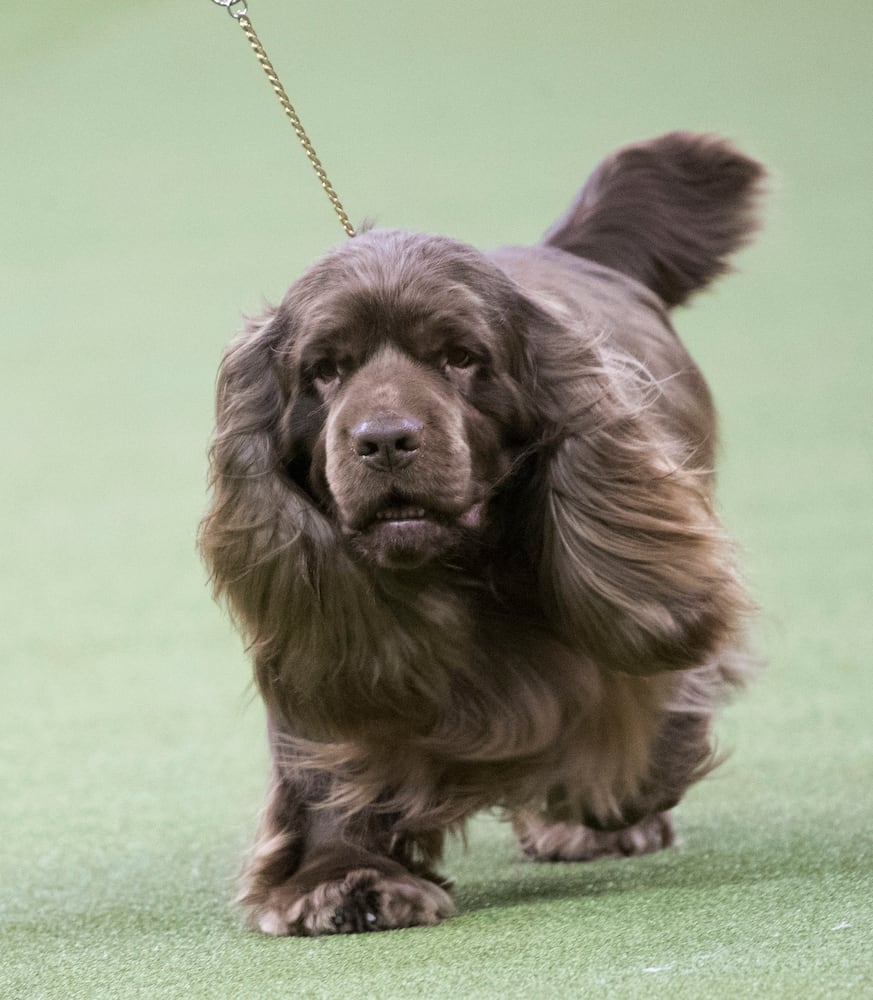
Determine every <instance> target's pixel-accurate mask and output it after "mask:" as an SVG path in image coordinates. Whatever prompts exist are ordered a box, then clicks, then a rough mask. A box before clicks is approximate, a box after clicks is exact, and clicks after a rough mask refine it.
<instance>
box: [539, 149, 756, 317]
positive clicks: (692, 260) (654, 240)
mask: <svg viewBox="0 0 873 1000" xmlns="http://www.w3.org/2000/svg"><path fill="white" fill-rule="evenodd" d="M764 177H765V171H764V168H763V167H762V166H761V164H760V163H757V162H756V161H755V160H752V159H749V157H747V156H744V155H743V154H742V153H739V152H737V150H735V149H734V148H733V146H731V145H730V143H728V142H726V141H725V140H723V139H719V138H716V137H714V136H708V135H695V134H692V133H688V132H672V133H669V134H668V135H664V136H661V137H660V138H658V139H654V140H652V141H651V142H645V143H640V144H638V145H634V146H628V147H626V148H625V149H621V150H619V151H618V152H617V153H614V154H613V155H612V156H610V157H608V158H607V159H606V160H604V161H603V162H602V163H601V164H600V166H598V167H597V169H596V170H595V171H594V173H593V174H592V175H591V177H590V178H589V179H588V181H587V182H586V184H585V186H584V187H583V188H582V191H581V193H580V194H579V197H578V198H577V200H576V201H575V203H574V204H573V206H572V207H571V208H570V210H569V212H568V213H567V214H566V215H565V216H564V217H563V218H562V219H560V220H559V221H558V222H557V223H555V225H554V226H553V227H552V228H551V229H550V230H549V231H548V232H547V233H546V235H545V236H544V237H543V242H544V243H546V244H547V245H549V246H554V247H559V248H560V249H562V250H566V251H568V252H569V253H572V254H576V255H577V256H579V257H585V258H587V259H589V260H593V261H596V262H597V263H600V264H605V265H606V266H607V267H611V268H614V269H615V270H616V271H621V272H622V273H623V274H627V275H630V276H631V277H632V278H636V279H637V281H640V282H642V284H644V285H646V286H647V287H648V288H651V289H652V291H654V292H655V293H656V294H657V295H659V296H660V297H661V299H662V300H663V301H664V302H665V303H666V304H667V305H668V306H675V305H679V304H680V303H682V302H684V301H685V300H686V299H687V298H688V297H689V295H691V294H692V292H694V291H696V290H697V289H699V288H703V287H704V286H705V285H707V284H708V283H709V282H710V281H712V280H713V279H714V278H716V277H718V275H720V274H722V273H723V272H724V271H726V270H727V269H728V265H727V258H728V256H729V255H730V254H731V253H733V252H734V251H735V250H737V249H738V248H739V247H741V246H742V245H743V244H744V243H746V242H747V241H748V240H749V239H750V237H751V236H752V234H753V233H754V231H755V229H756V228H757V223H756V218H755V208H756V202H757V198H758V195H759V194H760V192H761V188H762V184H763V180H764Z"/></svg>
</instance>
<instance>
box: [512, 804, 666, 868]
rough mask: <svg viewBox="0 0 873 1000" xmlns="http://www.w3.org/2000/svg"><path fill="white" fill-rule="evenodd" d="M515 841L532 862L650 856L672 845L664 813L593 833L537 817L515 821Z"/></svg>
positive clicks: (580, 825) (580, 826)
mask: <svg viewBox="0 0 873 1000" xmlns="http://www.w3.org/2000/svg"><path fill="white" fill-rule="evenodd" d="M515 829H516V833H517V835H518V842H519V845H520V846H521V849H522V851H523V852H524V855H525V857H527V858H530V859H531V860H532V861H594V860H595V859H597V858H616V857H617V858H629V857H633V856H635V855H638V854H652V853H654V852H655V851H660V850H661V849H662V848H664V847H670V846H671V845H672V844H673V842H674V836H673V824H672V822H671V821H670V817H669V816H668V815H667V813H654V814H653V815H651V816H647V817H646V818H645V819H643V820H641V821H640V822H639V823H635V824H634V825H633V826H628V827H625V828H624V829H622V830H593V829H591V827H588V826H583V825H582V824H581V823H552V822H549V821H548V820H545V819H542V818H540V817H538V816H525V817H521V818H519V819H517V820H516V823H515Z"/></svg>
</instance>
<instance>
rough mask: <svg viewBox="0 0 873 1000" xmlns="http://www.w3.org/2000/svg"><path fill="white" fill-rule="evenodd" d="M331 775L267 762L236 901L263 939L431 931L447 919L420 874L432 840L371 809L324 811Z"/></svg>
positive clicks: (437, 883) (435, 847) (433, 853)
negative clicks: (264, 790) (266, 786)
mask: <svg viewBox="0 0 873 1000" xmlns="http://www.w3.org/2000/svg"><path fill="white" fill-rule="evenodd" d="M329 790H330V775H328V774H325V773H319V772H313V771H311V770H308V769H296V768H294V767H290V768H289V767H288V765H287V762H285V763H283V765H282V766H279V765H278V764H274V770H273V778H272V781H271V785H270V791H269V794H268V798H267V802H266V805H265V807H264V811H263V813H262V816H261V823H260V827H259V830H258V835H257V838H256V841H255V846H254V849H253V851H252V854H251V856H250V859H249V861H248V863H247V865H246V869H245V873H244V878H243V889H242V892H241V894H240V901H241V902H242V903H244V904H245V905H247V906H249V907H251V913H252V922H253V924H254V925H255V926H256V927H257V928H259V929H260V930H262V931H264V932H265V933H267V934H278V935H293V936H305V937H310V936H316V935H321V934H353V933H357V932H361V931H375V930H390V929H393V928H398V927H413V926H418V925H430V924H436V923H439V921H440V920H442V919H443V918H445V917H449V916H451V915H452V914H453V913H454V906H453V904H452V899H451V897H450V896H449V894H448V892H447V891H446V888H445V883H444V882H441V880H440V879H439V878H438V877H437V876H435V875H433V874H432V873H431V872H430V871H429V870H428V869H427V867H426V861H427V860H428V859H435V857H437V856H438V855H439V849H440V845H441V841H442V837H441V834H439V833H435V832H431V833H428V834H427V835H421V834H415V835H403V834H402V833H398V832H397V830H398V827H397V817H392V816H386V815H384V814H382V813H380V812H379V811H378V810H375V809H373V810H370V811H365V812H358V813H356V814H355V815H353V816H346V815H344V814H343V813H342V812H341V811H340V810H338V809H337V808H335V807H333V806H331V805H328V804H326V801H325V800H326V798H327V795H328V793H329Z"/></svg>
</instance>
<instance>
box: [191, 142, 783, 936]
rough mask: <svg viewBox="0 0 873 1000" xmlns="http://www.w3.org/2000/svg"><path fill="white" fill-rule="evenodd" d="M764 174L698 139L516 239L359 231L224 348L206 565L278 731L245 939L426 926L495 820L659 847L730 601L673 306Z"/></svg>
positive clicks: (742, 617) (246, 888)
mask: <svg viewBox="0 0 873 1000" xmlns="http://www.w3.org/2000/svg"><path fill="white" fill-rule="evenodd" d="M763 179H764V171H763V169H762V168H761V166H760V165H759V164H757V163H755V162H754V161H753V160H750V159H748V158H747V157H745V156H743V155H742V154H740V153H739V152H737V151H736V150H735V149H734V148H733V147H732V146H731V145H730V144H728V143H727V142H725V141H722V140H720V139H716V138H713V137H711V136H698V135H690V134H684V133H675V134H670V135H666V136H663V137H661V138H659V139H655V140H653V141H651V142H647V143H642V144H640V145H636V146H630V147H628V148H626V149H623V150H620V151H619V152H618V153H616V154H614V155H613V156H611V157H609V158H608V159H607V160H605V161H604V162H603V163H602V164H601V165H600V166H599V167H598V168H597V170H596V171H595V173H594V174H593V175H592V176H591V178H590V179H589V180H588V182H587V183H586V184H585V186H584V187H583V189H582V191H581V193H580V194H579V196H578V198H577V200H576V201H575V202H574V204H573V205H572V206H571V208H570V210H569V211H568V213H567V214H566V215H565V216H564V217H563V218H562V219H561V220H560V221H558V222H557V223H556V224H555V225H554V226H553V227H552V228H551V229H550V230H549V231H548V232H547V233H546V235H545V236H544V237H543V239H542V241H541V242H540V243H538V244H536V245H535V246H531V247H511V248H507V249H503V250H499V251H497V252H493V253H481V252H479V251H478V250H475V249H473V248H472V247H470V246H467V245H465V244H463V243H459V242H456V241H454V240H451V239H447V238H443V237H434V236H424V235H419V234H413V233H407V232H397V231H379V230H373V231H370V232H366V233H363V234H361V235H358V236H356V237H354V238H353V239H351V240H349V241H348V242H346V243H345V244H344V245H343V246H341V247H340V248H339V249H337V250H335V251H333V252H332V253H330V254H328V256H327V257H325V258H324V259H322V260H320V261H319V262H318V263H316V264H315V265H314V266H313V267H312V268H310V269H309V270H308V271H307V272H306V273H305V274H304V275H303V277H302V278H300V279H299V280H298V281H297V282H296V283H295V284H294V285H292V286H291V288H290V289H289V291H288V293H287V294H286V296H285V298H284V299H283V301H282V302H281V304H280V305H278V306H277V307H275V308H272V309H270V310H269V311H268V312H267V313H266V314H265V315H264V316H262V317H260V318H259V319H257V320H254V321H251V322H250V323H249V325H248V328H247V329H246V331H245V333H244V334H243V335H242V336H241V337H240V338H239V339H238V340H237V341H235V342H234V343H232V344H231V345H230V347H229V348H228V350H227V352H226V354H225V356H224V359H223V361H222V365H221V371H220V374H219V380H218V403H217V430H216V434H215V439H214V443H213V447H212V452H211V460H212V501H211V506H210V509H209V511H208V513H207V516H206V517H205V519H204V521H203V524H202V527H201V534H200V544H201V547H202V551H203V553H204V556H205V558H206V561H207V563H208V565H209V567H210V570H211V572H212V576H213V580H214V584H215V589H216V592H217V593H218V594H219V595H220V596H221V597H222V598H224V599H225V600H226V601H227V603H228V605H229V607H230V609H231V611H232V613H233V615H234V617H235V619H236V621H237V623H238V625H239V628H240V630H241V632H242V633H243V635H244V636H245V639H246V641H247V643H248V645H249V649H250V652H251V655H252V658H253V661H254V671H255V677H256V679H257V683H258V687H259V690H260V692H261V694H262V696H263V698H264V702H265V704H266V708H267V717H268V730H269V741H270V748H271V751H272V761H273V765H272V778H271V783H270V789H269V795H268V799H267V802H266V805H265V807H264V811H263V815H262V818H261V825H260V830H259V832H258V835H257V840H256V843H255V846H254V849H253V851H252V853H251V856H250V858H249V859H248V861H247V866H246V871H245V876H244V885H243V890H242V897H241V898H242V901H243V902H244V903H245V904H246V905H248V906H249V907H250V910H251V913H252V917H253V921H254V924H255V925H256V926H257V927H259V928H260V929H261V930H263V931H266V932H268V933H271V934H301V935H311V934H333V933H344V932H353V931H368V930H380V929H388V928H396V927H407V926H412V925H416V924H435V923H437V922H438V921H439V920H441V919H442V918H444V917H447V916H449V915H451V914H452V912H453V903H452V899H451V896H450V893H449V887H448V885H447V883H446V882H445V880H443V879H442V878H441V877H440V875H439V874H438V871H437V867H438V864H439V861H440V855H441V850H442V845H443V838H444V836H445V834H446V832H448V831H451V830H453V829H458V828H459V827H460V826H461V825H462V824H463V823H464V821H465V820H466V819H467V818H468V817H469V816H471V815H472V814H473V813H474V812H476V811H477V810H479V809H482V808H486V807H499V808H500V809H502V810H503V812H504V814H505V815H506V816H507V817H509V818H510V820H511V821H512V823H513V824H514V827H515V829H516V831H517V834H518V839H519V843H520V846H521V849H522V850H523V851H524V853H525V854H526V855H528V856H529V857H530V858H532V859H534V860H557V859H560V860H564V861H587V860H591V859H593V858H598V857H602V856H605V855H633V854H642V853H647V852H650V851H656V850H658V849H659V848H662V847H666V846H668V845H669V844H670V843H671V842H672V825H671V820H670V810H671V809H672V808H673V807H674V806H675V805H676V803H677V802H678V801H679V800H680V798H681V797H682V795H683V794H684V792H685V791H686V789H687V788H688V787H689V785H690V784H691V783H692V782H694V781H695V780H697V779H698V778H700V777H701V776H702V775H703V774H704V773H705V772H706V771H707V769H708V768H709V767H710V766H711V765H712V755H711V747H710V727H711V720H712V717H713V714H714V712H715V711H716V709H717V708H718V705H719V704H720V702H721V701H722V700H723V699H724V697H725V696H726V695H727V694H728V693H729V692H730V690H731V689H732V688H734V687H736V686H738V685H739V684H741V683H742V680H743V677H744V673H745V672H746V671H745V667H744V663H745V659H744V656H743V645H744V627H745V623H746V621H747V619H748V616H749V613H750V604H749V601H748V599H747V597H746V595H745V593H744V590H743V587H742V584H741V582H740V579H739V577H738V574H737V571H736V568H735V566H734V561H733V552H732V546H731V543H730V541H729V539H728V538H727V537H726V536H725V533H724V531H723V529H722V526H721V524H720V523H719V520H718V518H717V515H716V513H715V510H714V504H713V485H714V471H713V470H714V452H715V445H716V425H715V415H714V412H713V405H712V400H711V397H710V394H709V391H708V389H707V386H706V383H705V381H704V379H703V376H702V375H701V374H700V372H699V371H698V369H697V368H696V366H695V364H694V362H693V361H692V359H691V358H690V357H689V355H688V353H687V351H686V350H685V348H684V347H683V345H682V344H681V343H680V341H679V339H678V337H677V336H676V333H675V332H674V330H673V328H672V327H671V325H670V318H669V313H670V310H671V309H672V308H673V307H674V306H678V305H681V304H682V303H684V302H685V301H686V299H688V297H689V296H690V295H692V294H693V293H694V292H695V291H697V290H698V289H700V288H703V287H704V286H705V285H707V284H708V283H709V282H710V281H711V280H712V279H713V278H715V277H716V276H718V275H719V274H720V273H722V272H723V271H725V270H726V269H727V258H728V257H729V255H730V254H731V253H732V252H733V251H734V250H736V249H737V248H738V247H740V246H741V245H742V244H743V243H744V242H746V240H747V239H748V238H749V237H750V235H751V234H752V232H753V231H754V228H755V216H754V210H755V206H756V202H757V199H758V195H759V193H760V189H761V185H762V182H763Z"/></svg>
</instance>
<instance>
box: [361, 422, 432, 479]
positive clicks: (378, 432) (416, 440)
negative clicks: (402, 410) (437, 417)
mask: <svg viewBox="0 0 873 1000" xmlns="http://www.w3.org/2000/svg"><path fill="white" fill-rule="evenodd" d="M421 431H422V427H421V424H420V423H419V422H418V421H417V420H412V419H411V418H409V417H398V416H393V415H392V416H387V417H375V418H373V419H372V420H364V421H362V422H361V423H359V424H358V425H357V427H355V428H354V429H353V430H352V442H353V443H354V446H355V452H356V453H357V454H358V455H360V456H361V458H362V459H363V460H364V461H365V462H366V463H367V464H368V465H369V466H371V467H373V468H376V469H383V470H386V471H389V472H391V471H394V470H395V469H402V468H403V467H404V466H405V465H409V463H410V462H411V461H412V460H413V459H414V458H415V455H416V452H417V451H418V449H419V448H420V447H421Z"/></svg>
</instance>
